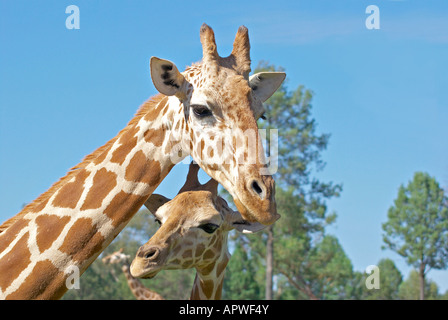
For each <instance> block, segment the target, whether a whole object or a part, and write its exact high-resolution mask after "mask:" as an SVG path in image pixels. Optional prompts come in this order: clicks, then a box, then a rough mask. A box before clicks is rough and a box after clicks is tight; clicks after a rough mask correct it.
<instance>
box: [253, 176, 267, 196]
mask: <svg viewBox="0 0 448 320" xmlns="http://www.w3.org/2000/svg"><path fill="white" fill-rule="evenodd" d="M250 188H251V189H252V191H253V192H254V193H255V194H256V195H257V196H259V197H260V198H261V199H264V197H265V192H264V189H263V187H262V185H260V183H259V182H258V181H257V180H253V181H252V183H250Z"/></svg>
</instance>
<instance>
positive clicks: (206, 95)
mask: <svg viewBox="0 0 448 320" xmlns="http://www.w3.org/2000/svg"><path fill="white" fill-rule="evenodd" d="M200 39H201V43H202V48H203V59H202V62H200V63H198V64H194V65H193V66H191V67H189V68H187V69H186V70H185V72H183V73H180V72H179V71H178V69H177V67H176V65H175V64H174V63H173V62H171V61H168V60H163V59H159V58H155V57H152V58H151V63H150V67H151V78H152V80H153V83H154V85H155V87H156V88H157V90H158V91H159V92H161V93H162V94H164V95H167V96H175V97H177V98H178V100H179V102H180V105H181V106H182V107H181V109H180V112H181V113H182V116H183V117H184V118H185V122H186V125H185V128H184V129H183V130H182V131H181V134H182V137H177V138H175V139H178V140H179V141H180V142H181V143H180V144H179V146H180V148H181V149H179V150H176V152H175V153H176V154H178V153H181V154H182V153H184V152H185V153H186V154H190V155H191V156H192V158H193V159H194V160H195V162H196V163H198V164H199V166H200V167H201V168H202V169H203V170H204V171H205V172H206V173H207V174H208V175H209V176H211V177H212V178H213V179H215V180H216V181H218V182H219V183H221V184H222V185H223V186H224V188H225V189H226V190H227V191H228V192H229V193H230V194H231V195H232V197H233V199H234V202H235V204H236V206H237V208H238V210H239V211H240V212H241V214H242V216H243V217H244V219H245V220H247V221H252V222H255V221H258V222H261V223H263V224H272V223H273V222H274V221H276V220H277V219H278V218H279V215H278V213H277V211H276V205H275V198H274V180H273V178H272V175H271V173H270V172H269V170H268V166H267V164H266V159H265V157H264V151H263V147H262V144H261V139H260V136H259V133H258V127H257V123H256V120H257V119H258V118H259V117H260V116H262V115H263V113H264V108H263V102H264V101H265V100H267V99H268V98H269V97H270V96H271V95H272V94H273V93H274V92H275V91H276V90H277V89H278V87H279V86H280V84H281V83H282V82H283V80H284V78H285V74H284V73H282V72H262V73H258V74H255V75H253V76H251V77H250V78H249V72H250V70H251V69H250V63H251V61H250V55H249V51H250V44H249V35H248V30H247V28H246V27H244V26H242V27H240V28H239V29H238V32H237V34H236V37H235V41H234V44H233V50H232V53H231V54H230V55H229V56H228V57H225V58H223V57H220V56H219V55H218V52H217V47H216V43H215V36H214V33H213V30H212V29H211V28H210V27H209V26H207V25H206V24H203V25H202V27H201V30H200ZM182 127H183V126H182Z"/></svg>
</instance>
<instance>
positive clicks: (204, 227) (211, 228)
mask: <svg viewBox="0 0 448 320" xmlns="http://www.w3.org/2000/svg"><path fill="white" fill-rule="evenodd" d="M199 228H201V229H202V230H204V231H205V232H207V233H213V232H215V231H216V229H218V228H219V226H218V225H217V224H214V223H206V224H203V225H200V226H199Z"/></svg>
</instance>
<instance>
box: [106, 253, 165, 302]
mask: <svg viewBox="0 0 448 320" xmlns="http://www.w3.org/2000/svg"><path fill="white" fill-rule="evenodd" d="M102 261H103V263H105V264H118V263H120V264H121V265H122V266H121V270H123V273H124V275H125V276H126V280H127V282H128V286H129V288H130V289H131V292H132V294H133V295H134V296H135V297H136V298H137V300H164V299H163V298H162V296H161V295H160V294H158V293H157V292H154V291H152V290H149V289H148V288H146V287H145V286H144V285H143V284H142V283H141V282H140V280H138V279H136V278H134V277H133V276H132V275H131V273H130V272H129V256H128V255H126V254H124V253H123V248H122V249H120V250H118V251H116V252H114V253H112V254H110V255H108V256H106V257H104V258H103V259H102Z"/></svg>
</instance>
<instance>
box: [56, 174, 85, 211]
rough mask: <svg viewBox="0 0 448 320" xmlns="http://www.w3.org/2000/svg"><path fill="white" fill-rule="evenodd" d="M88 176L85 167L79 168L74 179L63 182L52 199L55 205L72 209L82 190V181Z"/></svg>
mask: <svg viewBox="0 0 448 320" xmlns="http://www.w3.org/2000/svg"><path fill="white" fill-rule="evenodd" d="M88 176H89V172H87V171H86V170H85V169H79V172H78V173H77V174H76V176H75V181H73V182H69V183H66V184H64V185H63V186H62V187H61V189H59V191H58V194H57V195H56V197H55V198H54V200H53V205H54V206H55V207H62V208H71V209H74V208H75V207H76V204H77V203H78V201H79V198H80V197H81V194H82V192H83V190H84V181H85V180H86V178H87V177H88Z"/></svg>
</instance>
